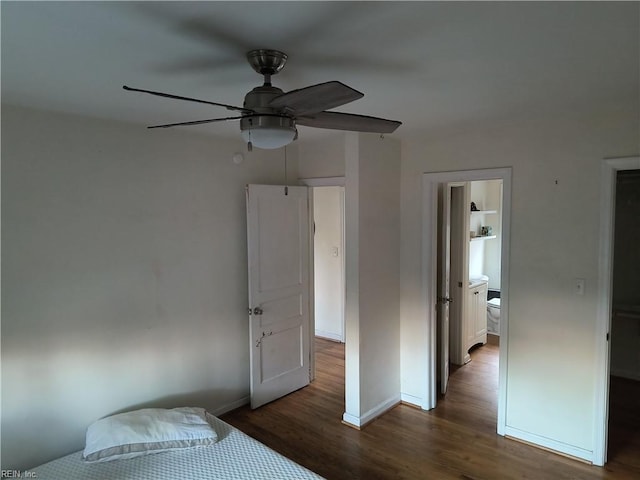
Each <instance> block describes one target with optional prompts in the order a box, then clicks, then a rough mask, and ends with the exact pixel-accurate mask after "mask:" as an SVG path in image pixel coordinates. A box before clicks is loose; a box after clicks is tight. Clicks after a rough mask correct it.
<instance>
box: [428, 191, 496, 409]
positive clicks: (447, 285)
mask: <svg viewBox="0 0 640 480" xmlns="http://www.w3.org/2000/svg"><path fill="white" fill-rule="evenodd" d="M502 187H503V181H502V180H501V179H495V180H477V181H465V182H443V183H441V184H440V185H439V189H438V190H439V195H438V232H437V236H438V250H437V257H438V268H437V269H438V280H439V283H438V299H437V300H438V304H439V305H438V309H437V311H438V331H437V334H438V357H437V358H438V368H437V371H438V384H439V386H438V391H439V393H440V398H439V400H440V401H443V400H445V399H446V394H447V387H448V384H449V381H451V383H452V384H453V386H454V390H457V388H455V387H457V386H456V385H455V383H456V382H458V381H463V382H465V383H466V384H467V385H475V386H477V387H478V388H477V389H476V388H472V389H468V390H466V391H465V395H469V394H471V398H472V400H473V401H475V400H477V401H478V403H487V402H489V403H490V404H492V405H494V407H495V406H496V405H497V402H496V399H497V391H498V368H497V366H498V359H499V344H500V341H499V340H500V303H501V298H500V297H501V288H500V287H501V240H502ZM447 307H448V312H447ZM447 317H448V318H447ZM447 352H448V353H447ZM472 359H473V360H478V362H479V364H478V365H473V367H469V366H468V364H469V362H471V361H472ZM449 364H451V367H449ZM463 369H464V370H463ZM471 370H473V372H471ZM475 392H477V393H478V395H477V398H476V395H474V393H475ZM480 392H482V398H481V396H480ZM485 397H487V398H485ZM495 410H497V408H494V413H495Z"/></svg>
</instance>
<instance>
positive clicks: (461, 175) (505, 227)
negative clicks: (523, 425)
mask: <svg viewBox="0 0 640 480" xmlns="http://www.w3.org/2000/svg"><path fill="white" fill-rule="evenodd" d="M511 175H512V169H511V167H505V168H491V169H483V170H460V171H449V172H437V173H425V174H423V176H422V207H423V209H422V303H423V305H424V308H425V310H424V311H425V312H426V319H425V320H426V324H427V352H428V354H427V375H426V379H425V381H426V385H425V390H424V391H426V393H427V395H426V398H424V399H423V402H422V408H423V409H425V410H430V409H432V408H435V406H436V401H437V395H438V388H437V374H436V370H437V349H436V342H437V335H436V333H437V332H436V325H437V318H436V305H437V304H436V295H437V293H436V285H437V283H436V282H437V268H436V265H437V255H438V251H437V250H438V248H437V244H438V242H437V231H438V229H437V221H438V184H440V183H449V182H471V181H480V180H502V188H503V195H502V231H501V235H502V247H501V262H502V264H501V271H500V290H501V300H500V302H501V305H500V359H499V364H498V365H499V367H498V368H499V373H498V419H497V433H498V434H499V435H505V429H506V406H507V365H508V362H507V359H508V353H509V349H508V339H509V322H508V313H509V251H510V249H509V238H510V231H511Z"/></svg>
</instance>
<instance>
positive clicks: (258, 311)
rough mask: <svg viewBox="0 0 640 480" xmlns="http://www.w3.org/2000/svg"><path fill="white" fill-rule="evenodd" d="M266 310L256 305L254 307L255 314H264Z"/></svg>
mask: <svg viewBox="0 0 640 480" xmlns="http://www.w3.org/2000/svg"><path fill="white" fill-rule="evenodd" d="M263 313H264V312H263V311H262V309H261V308H260V307H256V308H254V309H253V314H254V315H262V314H263Z"/></svg>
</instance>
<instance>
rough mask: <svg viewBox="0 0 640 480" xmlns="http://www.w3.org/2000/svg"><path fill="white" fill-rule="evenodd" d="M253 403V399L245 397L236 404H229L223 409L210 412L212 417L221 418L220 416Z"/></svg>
mask: <svg viewBox="0 0 640 480" xmlns="http://www.w3.org/2000/svg"><path fill="white" fill-rule="evenodd" d="M250 401H251V397H243V398H241V399H239V400H236V401H235V402H231V403H228V404H227V405H223V406H222V407H219V408H216V409H215V410H214V411H212V412H209V413H210V414H211V415H213V416H215V417H219V416H220V415H224V414H225V413H227V412H230V411H231V410H235V409H236V408H240V407H242V406H244V405H247V404H248V403H249V402H250Z"/></svg>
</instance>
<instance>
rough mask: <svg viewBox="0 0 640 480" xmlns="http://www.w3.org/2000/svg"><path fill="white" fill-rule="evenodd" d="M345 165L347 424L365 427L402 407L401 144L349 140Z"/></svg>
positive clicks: (364, 137)
mask: <svg viewBox="0 0 640 480" xmlns="http://www.w3.org/2000/svg"><path fill="white" fill-rule="evenodd" d="M345 160H346V186H345V195H346V199H345V202H346V206H345V208H346V249H347V252H346V255H347V257H346V259H347V271H346V275H347V320H346V336H347V344H346V364H345V374H346V378H347V385H346V408H345V415H344V420H345V421H347V422H350V423H353V424H355V425H362V424H364V423H366V422H367V421H369V420H371V419H373V418H375V416H377V415H379V414H380V413H382V412H383V411H384V410H386V409H387V408H388V407H390V406H392V405H393V404H395V403H396V402H398V401H399V400H400V376H399V374H400V351H399V348H400V342H399V340H400V337H399V336H400V328H399V327H400V324H399V313H400V303H399V300H400V298H399V280H400V278H399V274H400V271H399V254H400V250H399V249H400V236H399V233H400V144H399V142H398V141H397V140H394V139H391V138H385V139H381V138H380V136H378V135H371V134H369V135H364V134H348V135H347V143H346V148H345ZM354 383H357V384H358V385H359V389H358V392H355V391H354V389H353V388H352V387H353V384H354Z"/></svg>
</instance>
